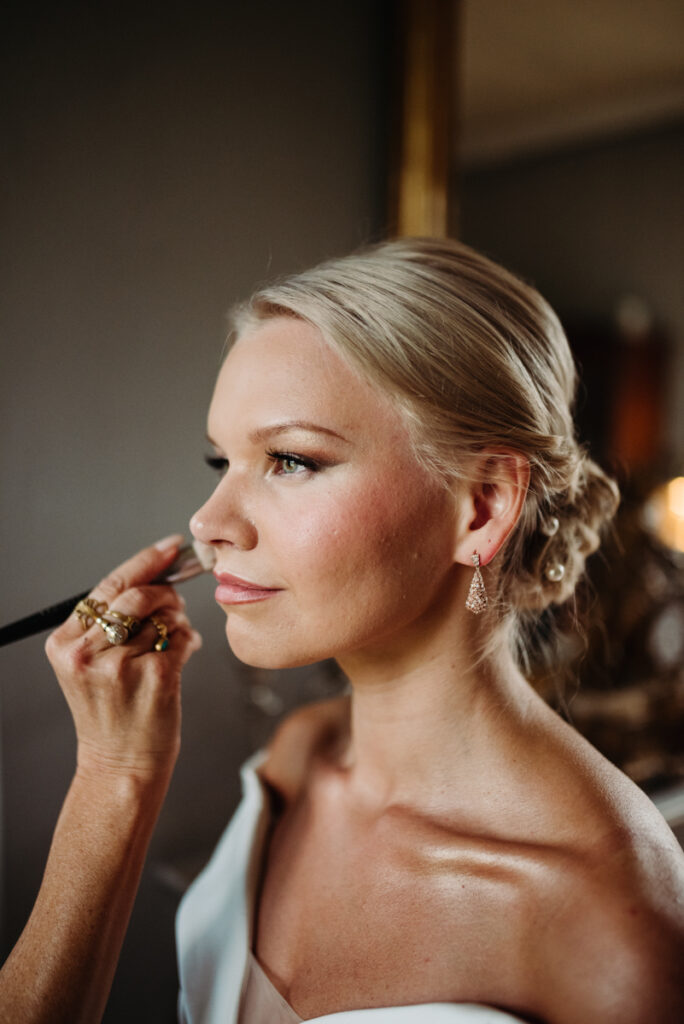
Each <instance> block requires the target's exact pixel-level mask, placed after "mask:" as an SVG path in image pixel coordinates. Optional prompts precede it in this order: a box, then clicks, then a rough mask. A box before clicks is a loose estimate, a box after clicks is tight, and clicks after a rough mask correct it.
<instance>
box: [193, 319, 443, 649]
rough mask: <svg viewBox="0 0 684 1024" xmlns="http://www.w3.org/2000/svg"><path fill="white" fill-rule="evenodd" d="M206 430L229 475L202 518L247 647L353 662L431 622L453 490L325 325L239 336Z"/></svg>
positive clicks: (294, 323)
mask: <svg viewBox="0 0 684 1024" xmlns="http://www.w3.org/2000/svg"><path fill="white" fill-rule="evenodd" d="M209 438H210V440H211V442H212V444H213V445H214V447H215V450H216V460H213V459H212V460H211V461H212V463H215V465H216V468H217V469H218V470H219V471H220V472H221V477H220V479H219V482H218V484H217V487H216V490H215V491H214V493H213V495H212V496H211V497H210V498H209V500H208V501H207V502H206V504H205V505H204V506H203V507H202V508H201V509H199V510H198V512H197V513H196V514H195V515H194V516H193V518H192V521H191V529H192V532H193V534H194V535H195V536H196V537H198V538H200V539H201V540H203V541H205V542H207V543H210V544H212V545H213V546H214V548H215V551H216V556H217V561H216V568H215V573H216V575H217V578H218V582H219V586H218V588H217V592H216V597H217V601H218V602H219V603H220V604H221V606H222V607H223V608H224V610H225V611H226V614H227V624H226V633H227V636H228V640H229V642H230V645H231V647H232V648H233V650H234V652H235V654H236V655H237V656H238V657H239V658H241V659H242V660H243V661H245V662H247V663H248V664H252V665H258V666H260V667H264V668H284V667H292V666H295V665H303V664H309V663H311V662H313V661H317V660H320V659H323V658H328V657H339V658H341V660H342V661H343V663H344V655H349V654H353V655H354V656H359V655H363V654H364V653H367V654H368V655H369V656H374V657H375V656H377V655H378V654H381V653H383V652H386V651H387V649H388V648H391V647H393V646H396V645H397V644H405V643H406V642H409V641H410V638H411V636H412V635H418V634H417V633H416V631H420V629H421V625H422V624H423V623H424V622H425V621H427V618H428V617H429V616H431V615H433V613H434V609H435V607H436V606H437V605H438V603H439V601H440V600H442V599H443V598H444V592H445V588H448V587H453V579H454V566H453V548H454V520H455V516H456V512H455V504H454V501H453V498H452V496H451V494H450V493H449V491H448V490H446V489H445V488H444V487H442V486H441V485H440V484H439V483H437V482H436V481H434V480H433V479H432V478H431V477H430V476H429V475H428V473H427V472H426V471H425V470H424V469H423V468H422V467H421V466H420V465H419V464H418V463H417V461H416V459H415V457H414V455H413V453H412V449H411V445H410V443H409V439H408V433H407V429H406V427H405V425H404V422H403V420H402V418H401V416H400V414H399V413H398V412H397V410H396V409H395V408H394V407H393V406H392V405H391V403H390V401H389V400H388V399H387V398H386V397H385V396H384V395H382V394H381V393H379V392H378V391H377V390H375V389H374V388H373V387H371V386H370V385H369V384H367V383H366V382H365V381H364V380H363V379H362V378H361V377H360V376H359V375H358V374H357V373H356V372H355V371H354V370H353V369H352V368H351V367H350V366H349V365H348V364H347V363H346V362H345V361H344V360H343V359H342V358H341V357H340V356H339V355H338V354H337V353H336V352H335V351H334V350H332V349H331V348H330V347H329V346H328V345H327V344H326V343H325V342H324V341H323V338H322V336H321V334H320V332H319V331H318V330H317V329H316V328H314V327H312V326H311V325H309V324H307V323H305V322H303V321H301V320H296V319H290V318H284V317H283V318H278V319H273V320H269V321H267V322H266V323H264V324H263V325H262V326H259V327H258V328H257V329H254V330H252V331H251V332H249V333H247V334H245V335H244V336H243V337H241V338H240V339H239V340H238V342H237V343H236V344H235V346H234V347H233V348H232V350H231V352H230V354H229V355H228V357H227V359H226V361H225V363H224V365H223V368H222V369H221V372H220V374H219V377H218V381H217V384H216V390H215V393H214V397H213V400H212V403H211V407H210V410H209Z"/></svg>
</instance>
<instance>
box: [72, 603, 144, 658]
mask: <svg viewBox="0 0 684 1024" xmlns="http://www.w3.org/2000/svg"><path fill="white" fill-rule="evenodd" d="M74 611H75V612H76V615H77V616H78V617H79V619H80V620H81V624H82V625H83V629H84V630H86V629H88V628H89V627H90V625H91V623H93V622H96V623H97V624H98V626H99V627H100V629H102V631H103V632H104V634H105V636H106V637H107V639H108V640H109V642H110V644H112V645H113V646H116V647H118V646H120V645H121V644H127V643H128V641H129V640H130V639H131V637H132V636H133V635H134V634H135V633H137V632H138V630H139V629H140V626H141V623H140V619H136V618H134V616H132V615H124V613H123V612H117V611H110V610H109V609H108V607H107V602H106V601H95V600H94V598H92V597H86V598H84V599H83V600H82V601H79V602H78V604H77V605H76V607H75V608H74ZM105 615H107V616H109V618H105ZM112 619H114V620H115V621H113V622H112V621H111V620H112Z"/></svg>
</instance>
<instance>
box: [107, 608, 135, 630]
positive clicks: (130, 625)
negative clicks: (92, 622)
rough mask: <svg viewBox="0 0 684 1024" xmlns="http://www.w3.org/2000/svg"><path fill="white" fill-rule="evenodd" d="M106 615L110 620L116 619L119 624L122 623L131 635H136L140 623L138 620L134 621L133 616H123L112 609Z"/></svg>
mask: <svg viewBox="0 0 684 1024" xmlns="http://www.w3.org/2000/svg"><path fill="white" fill-rule="evenodd" d="M107 615H108V616H109V618H110V619H118V620H119V622H123V624H124V626H125V627H126V629H127V630H128V631H129V633H130V634H131V635H133V634H134V633H137V632H138V630H139V629H140V627H141V626H142V622H141V621H140V619H136V617H135V615H125V614H124V613H123V612H117V611H115V610H114V609H113V608H111V609H110V610H109V611H108V612H107Z"/></svg>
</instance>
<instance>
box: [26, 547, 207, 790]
mask: <svg viewBox="0 0 684 1024" xmlns="http://www.w3.org/2000/svg"><path fill="white" fill-rule="evenodd" d="M181 541H182V537H180V536H178V537H173V538H169V539H168V541H166V542H160V543H159V544H158V545H155V546H153V547H149V548H145V549H144V550H143V551H141V552H140V553H139V554H137V555H135V556H134V557H133V558H131V559H129V561H127V562H124V563H123V564H122V565H120V566H119V567H118V569H115V570H114V572H113V573H111V574H110V575H109V576H107V577H105V579H104V580H102V582H101V583H100V584H98V586H97V587H95V588H94V590H93V591H92V593H91V595H90V597H92V598H93V599H94V600H96V601H105V602H106V603H107V605H108V607H109V610H110V611H111V610H115V611H119V612H122V613H124V614H126V615H132V616H133V617H134V618H136V619H140V620H141V621H142V623H143V625H142V628H141V630H140V632H138V633H136V634H135V635H134V636H133V637H131V638H130V639H129V640H128V641H127V642H126V643H125V644H123V645H121V646H113V645H112V644H110V642H109V640H108V639H107V636H106V635H105V633H104V631H103V630H102V628H101V627H100V626H99V625H98V624H97V623H95V622H93V623H92V624H91V625H90V628H89V629H87V631H85V632H84V631H83V626H82V623H81V620H80V619H79V618H78V617H77V616H76V615H75V614H73V613H72V614H71V615H70V616H69V618H68V619H67V621H66V622H65V623H64V624H63V625H62V626H60V627H59V628H58V629H56V630H55V632H54V633H52V634H51V635H50V636H49V637H48V640H47V643H46V645H45V649H46V652H47V656H48V658H49V660H50V662H51V664H52V667H53V668H54V670H55V673H56V675H57V679H58V680H59V683H60V686H61V688H62V691H63V693H64V696H65V697H66V700H67V703H68V705H69V708H70V710H71V714H72V716H73V719H74V725H75V727H76V737H77V741H78V773H79V774H83V773H92V772H95V773H97V774H99V775H101V774H102V773H103V772H105V773H114V774H124V775H133V776H136V777H139V778H141V779H145V780H146V779H153V778H157V777H162V778H163V777H165V776H166V777H168V776H170V774H171V771H172V769H173V766H174V764H175V760H176V757H177V755H178V749H179V746H180V718H181V710H180V678H181V671H182V669H183V666H184V665H185V663H186V661H187V660H188V658H189V657H190V656H191V655H192V653H193V652H194V651H196V650H197V649H198V648H199V647H200V646H201V643H202V641H201V637H200V635H199V633H197V632H195V631H194V630H193V629H192V627H191V625H190V623H189V621H188V619H187V617H186V615H185V613H184V611H183V608H184V604H185V602H184V601H183V600H182V598H180V597H179V596H178V594H177V593H176V592H175V590H174V589H173V587H171V586H167V585H164V586H160V585H154V586H153V585H152V584H151V581H152V580H153V579H155V578H156V577H157V576H158V575H159V573H161V572H162V571H163V570H164V569H165V568H166V567H167V566H168V565H170V564H171V562H172V561H173V559H174V557H175V555H176V553H177V551H178V547H179V544H180V542H181ZM151 615H153V616H154V617H155V618H158V619H159V620H160V621H161V622H163V623H164V625H165V626H166V627H167V630H168V641H169V643H168V648H167V649H166V650H165V651H163V652H162V651H156V650H155V649H154V645H155V642H156V641H157V639H158V635H159V634H158V632H157V629H156V627H155V626H154V624H153V623H152V622H150V621H149V617H150V616H151Z"/></svg>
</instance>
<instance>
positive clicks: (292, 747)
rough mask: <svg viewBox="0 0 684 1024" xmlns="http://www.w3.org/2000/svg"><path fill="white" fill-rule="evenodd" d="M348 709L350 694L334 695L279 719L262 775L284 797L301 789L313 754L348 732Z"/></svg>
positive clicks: (330, 748)
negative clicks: (348, 695) (281, 719)
mask: <svg viewBox="0 0 684 1024" xmlns="http://www.w3.org/2000/svg"><path fill="white" fill-rule="evenodd" d="M349 711H350V701H349V697H346V696H343V697H335V698H333V699H332V700H325V701H316V702H315V703H312V704H305V705H304V706H303V707H301V708H297V710H296V711H293V712H292V713H291V714H289V715H288V716H287V717H286V718H285V719H283V721H282V722H281V723H280V725H279V726H278V728H277V729H276V731H275V733H274V734H273V737H272V739H271V742H270V743H269V745H268V752H267V757H266V760H265V762H264V763H263V765H262V767H261V775H262V777H263V778H264V779H265V780H266V781H267V782H268V783H269V785H271V786H272V787H273V788H274V789H276V790H277V791H278V792H279V793H280V794H281V795H282V796H283V798H284V799H285V800H286V801H290V800H293V799H295V797H296V796H297V794H298V793H299V792H300V790H301V788H302V786H303V784H304V781H305V779H306V778H307V776H308V774H309V771H310V769H311V765H312V762H313V760H314V759H315V758H316V756H318V755H325V754H326V752H328V751H333V750H334V749H335V748H336V747H337V746H338V745H339V743H340V742H341V741H342V739H343V737H344V736H346V735H347V734H348V731H349Z"/></svg>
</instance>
